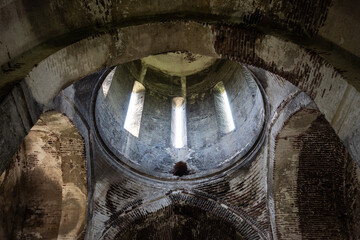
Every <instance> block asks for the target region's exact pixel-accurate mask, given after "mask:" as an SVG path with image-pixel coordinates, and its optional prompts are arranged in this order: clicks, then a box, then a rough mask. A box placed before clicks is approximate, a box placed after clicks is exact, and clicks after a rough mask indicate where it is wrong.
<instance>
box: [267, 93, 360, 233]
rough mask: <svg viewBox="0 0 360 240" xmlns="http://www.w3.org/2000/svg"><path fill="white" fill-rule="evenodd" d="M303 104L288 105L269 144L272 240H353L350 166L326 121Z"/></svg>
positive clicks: (353, 176) (294, 101)
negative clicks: (313, 239) (315, 239)
mask: <svg viewBox="0 0 360 240" xmlns="http://www.w3.org/2000/svg"><path fill="white" fill-rule="evenodd" d="M301 102H302V104H301ZM299 103H300V105H299ZM304 103H305V102H304V99H303V100H301V98H299V96H298V97H295V98H293V99H292V100H290V101H289V102H288V106H286V107H285V108H284V110H283V112H282V113H281V114H280V116H279V118H278V119H277V120H276V122H275V123H274V125H273V129H272V130H271V138H270V139H269V141H270V142H271V143H270V146H271V150H270V151H271V154H270V166H271V167H270V175H269V181H270V183H271V184H270V185H271V189H272V190H271V192H270V195H272V197H271V199H273V203H272V204H273V205H270V206H271V211H270V215H271V216H270V217H271V220H272V227H273V234H274V239H279V240H280V239H297V238H302V239H311V238H314V237H315V238H317V239H326V238H350V239H356V238H358V231H357V230H356V229H355V228H354V227H353V225H356V224H357V223H356V222H357V220H355V219H356V218H357V217H356V216H357V214H358V211H359V210H358V209H357V207H356V205H354V204H353V202H356V201H357V200H356V199H358V198H359V196H358V194H356V193H354V192H353V191H354V189H356V188H358V184H359V183H358V182H356V180H355V181H354V179H356V178H357V177H356V175H357V174H356V173H355V171H354V169H353V168H354V163H353V162H352V159H351V157H350V156H349V154H348V152H347V151H346V150H345V147H344V146H343V144H342V143H341V141H340V139H339V138H338V137H337V135H336V133H335V132H334V130H333V129H332V128H331V126H330V124H329V123H328V122H327V121H326V119H325V118H324V116H323V115H322V114H321V113H320V112H319V111H318V110H317V109H316V108H315V109H314V107H313V106H311V103H310V102H309V103H310V104H309V103H308V104H304ZM291 105H292V106H291ZM294 105H298V107H295V108H294ZM301 105H302V107H301ZM279 126H281V127H280V128H281V130H280V131H278V130H279V128H278V127H279ZM355 168H356V167H355ZM345 182H346V185H347V187H344V183H345ZM350 195H351V197H349V196H350ZM321 228H324V229H328V231H319V229H321ZM330 229H331V230H330Z"/></svg>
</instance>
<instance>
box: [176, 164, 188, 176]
mask: <svg viewBox="0 0 360 240" xmlns="http://www.w3.org/2000/svg"><path fill="white" fill-rule="evenodd" d="M173 174H174V175H175V176H179V177H181V176H184V175H188V174H189V170H188V167H187V165H186V163H184V162H182V161H180V162H177V163H176V164H175V166H174V170H173Z"/></svg>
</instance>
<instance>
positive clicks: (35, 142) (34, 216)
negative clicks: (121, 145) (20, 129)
mask: <svg viewBox="0 0 360 240" xmlns="http://www.w3.org/2000/svg"><path fill="white" fill-rule="evenodd" d="M84 148H85V146H84V140H83V139H82V137H81V135H80V134H79V132H78V131H77V130H76V128H75V127H74V125H72V123H71V122H70V121H69V119H68V118H67V117H65V116H64V115H62V114H60V113H56V112H47V113H44V114H43V115H42V116H41V117H40V119H39V121H38V122H37V123H36V124H35V126H34V127H33V128H32V129H31V131H30V132H29V134H28V135H27V136H26V137H25V139H24V141H23V143H22V145H21V147H20V149H19V150H18V152H17V153H16V154H15V156H14V158H13V160H12V162H11V166H10V168H8V169H7V170H6V171H5V172H4V173H3V175H2V176H1V179H0V239H25V238H26V239H64V240H65V239H66V240H67V239H77V238H78V237H81V236H82V235H83V233H84V231H85V223H86V207H87V175H86V162H85V149H84Z"/></svg>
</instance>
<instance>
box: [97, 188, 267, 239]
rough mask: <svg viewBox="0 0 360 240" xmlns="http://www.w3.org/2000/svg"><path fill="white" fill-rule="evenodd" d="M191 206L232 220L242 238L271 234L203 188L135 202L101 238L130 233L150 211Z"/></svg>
mask: <svg viewBox="0 0 360 240" xmlns="http://www.w3.org/2000/svg"><path fill="white" fill-rule="evenodd" d="M174 207H189V208H192V209H194V210H195V211H196V209H197V211H205V212H207V213H208V214H210V215H212V216H213V217H214V218H217V219H219V220H220V221H221V222H224V224H230V226H231V227H230V228H231V229H232V230H234V229H235V231H236V232H237V233H238V234H239V236H240V239H242V238H241V237H243V238H244V239H266V237H267V234H266V233H264V232H262V230H261V228H260V227H258V224H257V223H256V221H254V220H253V219H251V218H249V217H248V216H246V215H245V214H244V213H242V212H239V211H237V210H236V209H233V208H231V207H229V206H227V205H225V204H224V203H219V202H217V201H216V199H211V198H209V196H207V195H204V194H202V193H201V192H189V191H186V190H173V191H171V192H169V193H168V194H166V195H165V196H162V197H160V198H157V199H153V200H149V201H148V202H142V201H140V203H139V204H138V205H137V206H133V207H132V209H131V210H130V211H126V212H125V213H124V212H119V213H114V215H115V216H113V217H111V218H110V220H109V221H108V222H107V224H106V226H105V230H103V232H102V235H101V237H100V238H101V239H118V237H120V236H122V234H124V233H125V234H126V231H128V230H129V228H131V227H133V225H134V224H138V223H139V222H141V221H143V220H144V219H145V218H147V217H148V216H150V215H154V214H157V213H161V212H167V211H169V208H170V209H171V208H174ZM170 211H171V210H170Z"/></svg>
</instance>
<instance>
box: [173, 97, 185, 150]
mask: <svg viewBox="0 0 360 240" xmlns="http://www.w3.org/2000/svg"><path fill="white" fill-rule="evenodd" d="M171 142H172V145H173V147H174V148H183V147H185V146H186V145H187V129H186V104H185V98H183V97H175V98H173V101H172V110H171Z"/></svg>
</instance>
